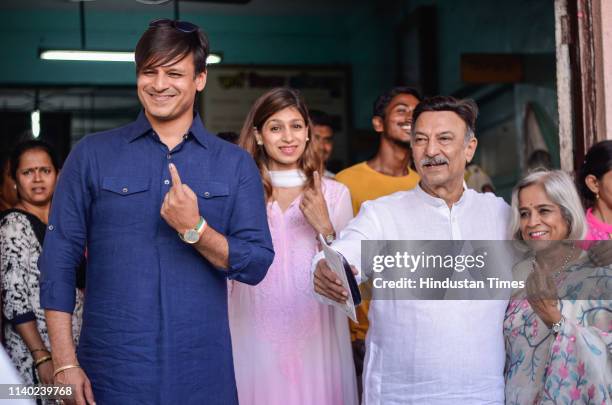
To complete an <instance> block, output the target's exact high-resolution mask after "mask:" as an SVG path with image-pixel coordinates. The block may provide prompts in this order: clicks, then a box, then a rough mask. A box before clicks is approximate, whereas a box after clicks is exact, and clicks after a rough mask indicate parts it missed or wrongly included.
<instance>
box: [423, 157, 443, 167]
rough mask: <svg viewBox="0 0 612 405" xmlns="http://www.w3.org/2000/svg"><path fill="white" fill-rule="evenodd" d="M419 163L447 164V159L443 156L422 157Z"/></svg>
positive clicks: (424, 164)
mask: <svg viewBox="0 0 612 405" xmlns="http://www.w3.org/2000/svg"><path fill="white" fill-rule="evenodd" d="M419 163H420V164H421V166H426V165H442V164H445V163H446V164H448V159H447V158H445V157H444V156H434V157H432V158H423V159H421V161H420V162H419Z"/></svg>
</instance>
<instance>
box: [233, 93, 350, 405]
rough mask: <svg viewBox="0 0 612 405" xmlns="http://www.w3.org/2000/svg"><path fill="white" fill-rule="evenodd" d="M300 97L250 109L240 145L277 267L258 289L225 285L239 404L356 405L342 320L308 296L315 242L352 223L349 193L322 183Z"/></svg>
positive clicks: (273, 98)
mask: <svg viewBox="0 0 612 405" xmlns="http://www.w3.org/2000/svg"><path fill="white" fill-rule="evenodd" d="M308 123H309V119H308V112H307V109H306V106H305V105H304V102H303V101H302V99H301V97H300V96H299V93H297V91H295V90H291V89H287V88H277V89H273V90H271V91H269V92H268V93H266V94H264V95H263V96H261V97H260V98H259V99H258V100H257V101H256V102H255V104H254V105H253V108H252V109H251V112H250V113H249V116H248V117H247V120H246V122H245V124H244V127H243V130H242V133H241V140H240V143H241V145H242V146H243V147H244V148H245V149H247V150H248V151H249V152H250V153H251V154H252V155H253V157H254V159H255V161H256V162H257V164H258V166H259V168H260V170H261V174H262V179H263V182H264V188H265V190H266V197H267V200H268V224H269V226H270V231H271V233H272V241H273V244H274V251H275V258H274V262H273V263H272V266H271V267H270V269H269V270H268V273H267V275H266V278H265V279H264V280H263V281H262V282H261V283H260V284H258V285H256V286H248V285H245V284H240V283H232V284H231V285H230V305H229V308H230V310H229V311H230V327H231V332H232V347H233V356H234V369H235V373H236V384H237V387H238V398H239V401H240V403H241V404H242V405H244V404H247V405H248V404H267V405H268V404H270V405H274V404H291V405H299V404H317V405H318V404H321V405H325V404H331V405H333V404H338V405H344V404H349V405H351V404H356V403H357V389H356V380H355V370H354V367H353V360H352V354H351V344H350V338H349V332H348V323H347V320H346V315H344V314H342V313H341V312H339V311H338V310H337V309H336V308H334V307H332V306H328V305H323V304H321V303H319V302H318V301H317V300H316V299H315V298H314V295H313V282H312V277H311V262H312V258H313V256H314V255H315V254H316V253H317V251H318V242H317V239H316V238H317V235H318V234H322V235H323V236H324V237H326V238H328V239H331V238H333V237H334V235H335V233H336V232H339V231H340V230H341V229H342V228H343V227H344V226H345V225H346V223H347V222H348V221H349V220H350V219H351V217H352V208H351V199H350V194H349V192H348V189H347V188H346V187H345V186H343V185H342V184H340V183H338V182H336V181H333V180H329V179H326V178H321V177H320V176H319V173H321V169H322V165H321V161H320V157H319V156H318V154H317V148H316V145H313V139H312V137H310V136H309V135H310V127H309V125H308Z"/></svg>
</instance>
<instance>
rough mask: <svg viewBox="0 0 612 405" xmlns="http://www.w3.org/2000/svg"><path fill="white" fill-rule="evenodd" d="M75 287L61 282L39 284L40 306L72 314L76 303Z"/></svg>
mask: <svg viewBox="0 0 612 405" xmlns="http://www.w3.org/2000/svg"><path fill="white" fill-rule="evenodd" d="M75 294H76V292H75V286H74V285H71V284H69V283H65V282H63V281H43V282H42V283H41V284H40V306H41V307H42V308H44V309H51V310H54V311H61V312H68V313H72V312H73V311H74V305H75V302H76V295H75Z"/></svg>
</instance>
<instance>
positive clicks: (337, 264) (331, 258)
mask: <svg viewBox="0 0 612 405" xmlns="http://www.w3.org/2000/svg"><path fill="white" fill-rule="evenodd" d="M319 241H320V242H321V246H322V247H323V254H324V255H325V260H326V261H327V264H328V265H329V268H330V269H332V271H333V272H334V273H336V275H337V276H338V278H339V279H340V282H341V283H342V287H344V289H345V290H346V291H347V292H348V298H347V300H346V301H345V302H344V303H339V302H337V301H333V300H326V301H328V302H329V303H330V304H332V305H334V306H335V307H337V308H339V309H340V310H341V311H343V312H344V313H345V314H346V315H347V316H348V317H349V318H351V319H352V320H353V322H358V321H357V314H356V313H355V305H359V304H360V303H361V294H360V293H359V287H358V286H357V281H356V280H355V275H354V274H353V272H352V270H351V268H350V266H349V264H348V262H347V261H346V259H345V258H344V256H342V255H341V254H340V253H339V252H337V251H335V250H334V249H333V248H332V247H331V246H329V245H328V244H327V243H326V242H325V239H324V238H323V236H322V235H319Z"/></svg>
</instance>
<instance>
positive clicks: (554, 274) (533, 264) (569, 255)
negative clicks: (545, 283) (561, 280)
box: [532, 244, 576, 279]
mask: <svg viewBox="0 0 612 405" xmlns="http://www.w3.org/2000/svg"><path fill="white" fill-rule="evenodd" d="M575 249H576V246H575V245H574V244H572V248H571V249H570V251H569V253H568V254H567V256H565V257H564V258H563V264H562V265H561V268H560V269H559V270H557V271H555V272H554V273H553V275H552V276H553V278H554V279H556V278H558V277H559V276H560V275H561V273H562V272H563V270H565V268H566V267H567V265H568V264H569V263H570V261H571V259H572V257H573V256H574V250H575ZM536 264H537V263H536V258H535V257H534V258H533V260H532V268H535V266H536Z"/></svg>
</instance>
